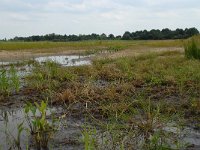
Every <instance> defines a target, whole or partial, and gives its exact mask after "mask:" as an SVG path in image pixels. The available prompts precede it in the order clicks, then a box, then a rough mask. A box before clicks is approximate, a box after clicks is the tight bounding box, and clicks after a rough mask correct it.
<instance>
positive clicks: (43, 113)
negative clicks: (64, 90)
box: [24, 101, 57, 149]
mask: <svg viewBox="0 0 200 150" xmlns="http://www.w3.org/2000/svg"><path fill="white" fill-rule="evenodd" d="M24 111H25V118H26V121H27V123H28V125H29V131H30V133H31V135H32V136H33V137H34V140H35V144H36V146H37V149H41V148H44V149H48V141H49V139H50V138H51V137H52V134H53V133H55V131H56V129H57V126H56V122H57V120H56V119H54V118H52V120H51V122H50V121H48V120H47V119H46V118H47V102H44V101H42V102H41V104H40V105H39V104H38V103H35V105H32V104H31V103H28V104H27V105H26V106H25V109H24ZM37 111H38V112H37ZM31 115H32V117H31ZM52 116H53V115H52Z"/></svg>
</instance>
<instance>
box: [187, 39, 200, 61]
mask: <svg viewBox="0 0 200 150" xmlns="http://www.w3.org/2000/svg"><path fill="white" fill-rule="evenodd" d="M185 56H186V58H190V59H191V58H194V59H200V48H199V47H198V45H197V40H195V39H194V38H193V39H191V40H190V41H189V42H188V43H187V44H186V45H185Z"/></svg>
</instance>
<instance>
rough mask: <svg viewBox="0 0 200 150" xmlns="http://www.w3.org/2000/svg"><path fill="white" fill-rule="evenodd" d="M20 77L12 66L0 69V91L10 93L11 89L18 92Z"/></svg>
mask: <svg viewBox="0 0 200 150" xmlns="http://www.w3.org/2000/svg"><path fill="white" fill-rule="evenodd" d="M19 88H20V79H19V77H18V75H17V71H16V69H15V67H14V66H11V67H10V68H9V69H4V68H3V69H1V70H0V93H2V94H8V95H9V94H10V93H11V92H13V91H16V92H19Z"/></svg>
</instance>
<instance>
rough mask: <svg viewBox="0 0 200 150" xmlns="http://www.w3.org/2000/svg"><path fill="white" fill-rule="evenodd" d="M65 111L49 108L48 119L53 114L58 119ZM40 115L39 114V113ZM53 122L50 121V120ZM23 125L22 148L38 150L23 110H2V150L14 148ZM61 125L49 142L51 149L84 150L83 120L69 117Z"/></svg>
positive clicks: (0, 131) (0, 112)
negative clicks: (82, 141)
mask: <svg viewBox="0 0 200 150" xmlns="http://www.w3.org/2000/svg"><path fill="white" fill-rule="evenodd" d="M62 112H63V109H62V108H61V107H60V108H59V107H58V108H57V107H56V108H55V107H54V108H49V109H48V111H47V118H50V115H51V114H52V113H53V114H54V115H55V116H56V117H58V116H60V115H61V114H62ZM37 113H38V114H39V112H37ZM48 120H49V121H51V120H50V119H48ZM21 123H23V127H24V130H23V132H22V135H21V137H20V142H21V148H22V149H26V148H27V147H29V148H30V149H31V150H32V149H36V147H34V145H33V139H32V137H31V136H30V133H29V132H27V130H26V129H29V126H28V123H27V121H26V120H25V113H24V109H23V108H17V109H11V110H10V109H9V110H3V109H1V110H0V139H1V140H0V149H9V148H10V147H11V146H14V145H15V144H14V139H16V138H17V135H18V134H17V133H18V129H17V126H18V125H19V124H21ZM59 123H61V124H60V125H59V130H58V131H57V132H55V134H54V136H53V137H52V139H50V140H49V144H48V146H49V148H52V149H74V148H77V149H82V148H83V145H82V143H80V139H81V129H80V128H81V126H82V125H83V120H81V119H76V118H73V117H70V116H69V117H67V118H66V119H65V120H63V122H59Z"/></svg>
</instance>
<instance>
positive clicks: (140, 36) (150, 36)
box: [9, 28, 199, 42]
mask: <svg viewBox="0 0 200 150" xmlns="http://www.w3.org/2000/svg"><path fill="white" fill-rule="evenodd" d="M196 34H199V31H198V30H197V29H196V28H186V29H176V30H170V29H168V28H165V29H162V30H158V29H152V30H150V31H147V30H143V31H136V32H132V33H131V32H129V31H126V32H125V33H124V34H123V35H122V36H121V35H118V36H114V35H113V34H109V35H106V34H104V33H103V34H100V35H99V34H95V33H93V34H89V35H81V34H80V35H66V34H65V35H59V34H55V33H52V34H47V35H42V36H39V35H36V36H29V37H15V38H13V39H10V40H9V41H26V42H32V41H54V42H66V41H84V40H166V39H186V38H189V37H191V36H193V35H196Z"/></svg>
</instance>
